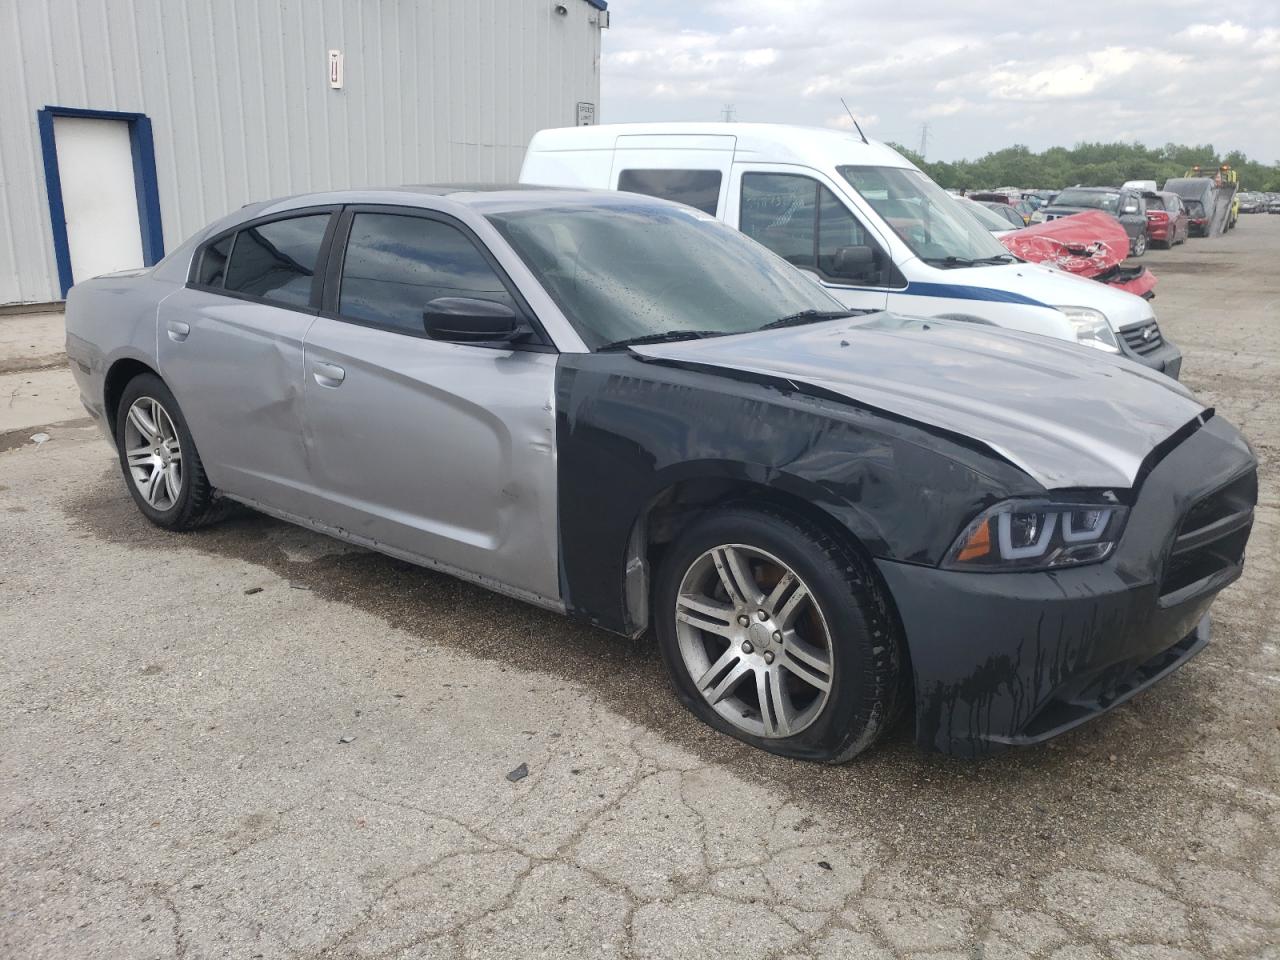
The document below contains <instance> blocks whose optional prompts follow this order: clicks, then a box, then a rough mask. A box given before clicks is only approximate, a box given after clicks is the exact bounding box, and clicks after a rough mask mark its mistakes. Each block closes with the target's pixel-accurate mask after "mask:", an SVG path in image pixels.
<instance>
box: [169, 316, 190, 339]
mask: <svg viewBox="0 0 1280 960" xmlns="http://www.w3.org/2000/svg"><path fill="white" fill-rule="evenodd" d="M165 326H166V327H167V328H168V330H169V339H170V340H176V341H177V342H178V343H181V342H182V341H183V340H185V339H187V337H188V336H190V335H191V324H189V323H184V322H183V321H181V320H170V321H169V322H168V323H166V324H165Z"/></svg>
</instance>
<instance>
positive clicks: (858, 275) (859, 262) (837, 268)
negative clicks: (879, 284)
mask: <svg viewBox="0 0 1280 960" xmlns="http://www.w3.org/2000/svg"><path fill="white" fill-rule="evenodd" d="M831 272H832V274H833V275H834V276H837V277H840V278H842V279H845V280H874V279H875V277H876V273H877V272H878V271H877V269H876V252H875V251H874V250H872V249H871V248H870V247H867V246H856V247H839V248H837V249H836V255H835V257H834V258H833V259H832V262H831Z"/></svg>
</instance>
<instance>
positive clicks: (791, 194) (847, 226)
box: [738, 173, 888, 286]
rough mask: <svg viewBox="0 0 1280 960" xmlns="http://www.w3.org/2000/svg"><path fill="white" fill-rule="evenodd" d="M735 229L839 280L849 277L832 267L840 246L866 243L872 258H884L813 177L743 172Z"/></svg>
mask: <svg viewBox="0 0 1280 960" xmlns="http://www.w3.org/2000/svg"><path fill="white" fill-rule="evenodd" d="M738 229H740V230H741V231H742V232H743V233H745V234H746V235H747V236H749V237H751V239H753V240H756V241H758V242H759V243H762V244H764V245H765V246H766V247H768V248H769V249H770V250H772V251H773V252H774V253H776V254H777V255H778V256H780V257H782V259H784V260H786V261H787V262H788V263H792V264H795V265H796V266H797V267H805V268H807V269H809V270H817V271H818V273H820V274H821V275H822V276H824V277H827V278H828V279H831V280H834V281H836V282H840V283H848V282H849V281H848V280H847V279H843V278H840V277H837V276H836V275H835V271H834V270H833V269H832V268H833V266H834V261H835V258H836V251H837V250H839V249H840V248H841V247H864V246H865V247H870V248H871V249H872V250H873V251H875V256H876V262H877V263H880V264H887V263H888V257H887V256H885V255H884V253H883V251H882V250H881V249H880V245H879V244H878V243H877V242H876V241H875V239H874V238H873V237H872V236H871V234H869V233H868V232H867V230H866V229H865V228H864V227H863V226H862V223H861V222H860V221H859V220H858V218H857V217H855V216H854V215H853V213H852V211H850V210H849V208H848V207H847V206H845V204H844V202H843V201H841V200H840V198H839V197H837V196H836V195H835V194H834V193H832V192H831V191H830V190H828V189H827V188H826V187H825V186H823V185H822V184H821V183H819V182H818V181H817V180H814V179H813V178H812V177H805V176H801V175H799V174H794V173H746V174H743V176H742V200H741V204H740V211H739V215H738ZM882 272H883V271H882ZM886 283H887V281H886V279H885V278H884V277H883V276H881V277H880V278H879V279H877V280H876V281H875V285H877V286H883V285H885V284H886Z"/></svg>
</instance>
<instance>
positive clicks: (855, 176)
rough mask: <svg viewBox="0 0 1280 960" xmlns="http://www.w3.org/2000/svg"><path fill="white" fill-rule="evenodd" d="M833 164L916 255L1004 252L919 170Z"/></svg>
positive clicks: (970, 256) (965, 257)
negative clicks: (838, 165) (837, 165)
mask: <svg viewBox="0 0 1280 960" xmlns="http://www.w3.org/2000/svg"><path fill="white" fill-rule="evenodd" d="M837 169H838V170H839V171H840V174H841V176H843V177H844V178H845V179H846V180H847V181H849V184H850V186H852V187H853V189H855V190H857V191H858V193H859V195H860V196H861V197H862V199H864V200H866V201H867V203H869V204H871V207H872V209H874V210H875V211H876V213H878V214H880V216H881V217H883V218H884V220H885V222H886V223H888V224H889V226H890V227H892V228H893V231H894V233H896V234H897V235H898V236H899V237H901V238H902V241H903V242H904V243H905V244H906V245H907V246H908V247H910V248H911V251H912V252H913V253H914V254H915V255H916V256H918V257H919V258H920V259H921V260H925V261H929V262H945V261H948V260H951V261H955V262H964V263H968V262H971V261H982V260H988V261H990V260H992V258H999V259H1000V260H1003V259H1004V258H1006V257H1009V251H1008V250H1006V249H1005V248H1004V246H1003V245H1002V244H1001V243H1000V242H999V241H998V240H996V239H995V237H993V236H991V233H990V231H988V230H987V229H986V228H985V227H983V226H982V224H980V223H978V221H977V220H976V219H975V218H974V217H972V216H970V215H969V212H968V211H967V210H965V209H964V207H962V206H961V204H960V201H959V200H957V199H956V198H955V197H953V196H951V194H949V193H947V192H946V191H945V190H943V189H942V188H941V187H940V186H938V185H937V184H936V183H934V182H933V181H932V180H930V179H929V178H928V177H927V176H925V175H924V174H923V173H921V172H920V171H919V170H910V169H906V168H903V167H853V166H849V167H838V168H837ZM1010 259H1012V258H1010ZM997 262H998V261H997Z"/></svg>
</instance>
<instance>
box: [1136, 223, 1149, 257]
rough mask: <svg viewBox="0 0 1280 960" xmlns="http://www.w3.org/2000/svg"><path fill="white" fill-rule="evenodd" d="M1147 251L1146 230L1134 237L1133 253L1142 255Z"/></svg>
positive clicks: (1138, 255) (1137, 255)
mask: <svg viewBox="0 0 1280 960" xmlns="http://www.w3.org/2000/svg"><path fill="white" fill-rule="evenodd" d="M1146 252H1147V232H1146V231H1145V230H1143V231H1142V233H1140V234H1138V235H1137V236H1136V237H1134V238H1133V255H1134V256H1135V257H1140V256H1142V255H1143V254H1144V253H1146Z"/></svg>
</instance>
